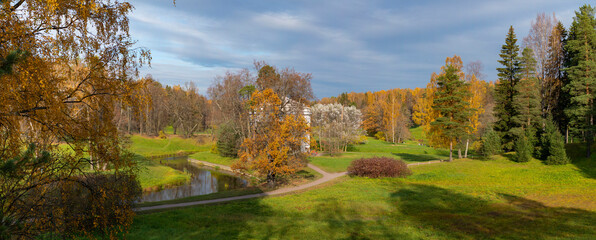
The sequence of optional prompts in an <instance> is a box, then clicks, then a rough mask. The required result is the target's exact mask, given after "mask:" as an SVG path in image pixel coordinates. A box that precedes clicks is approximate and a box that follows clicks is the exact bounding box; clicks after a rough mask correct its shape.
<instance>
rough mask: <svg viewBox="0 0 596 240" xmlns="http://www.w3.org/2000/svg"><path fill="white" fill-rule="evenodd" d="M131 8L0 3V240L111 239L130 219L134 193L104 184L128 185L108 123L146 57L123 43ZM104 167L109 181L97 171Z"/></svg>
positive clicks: (123, 157) (129, 101)
mask: <svg viewBox="0 0 596 240" xmlns="http://www.w3.org/2000/svg"><path fill="white" fill-rule="evenodd" d="M131 10H132V6H131V5H130V4H128V3H126V2H117V1H109V0H88V1H74V0H51V1H50V0H30V1H25V0H12V1H2V2H1V3H0V16H1V17H0V19H2V21H0V29H2V31H0V65H2V68H3V70H6V71H2V73H1V74H0V169H2V171H0V216H2V217H1V218H2V222H1V223H0V224H2V226H0V229H1V230H0V231H2V232H0V238H4V237H5V235H9V236H14V237H15V238H35V237H36V236H37V235H39V234H41V233H44V232H53V233H55V234H59V236H58V237H57V238H65V237H67V236H71V235H75V236H80V235H86V234H90V233H91V231H93V232H94V233H93V234H96V233H99V232H103V233H105V235H106V236H109V237H115V236H117V235H118V234H119V233H120V232H122V231H126V229H127V227H128V226H129V225H130V224H131V222H132V217H133V216H134V212H133V211H132V201H129V200H130V199H131V198H134V197H135V194H137V192H136V191H135V190H134V187H132V188H129V186H128V185H126V184H125V185H121V186H123V187H124V186H125V187H126V189H120V190H118V191H112V190H113V189H111V188H110V186H116V185H118V183H114V182H113V181H127V182H131V183H136V180H135V179H134V176H133V174H134V172H133V170H134V168H133V166H134V162H133V161H131V158H130V156H129V155H127V154H125V153H124V151H123V149H122V147H121V146H122V145H121V144H120V137H119V135H118V132H117V129H116V126H115V124H114V122H113V118H114V105H115V104H116V103H117V102H118V103H119V102H124V103H125V104H126V105H128V106H139V105H140V104H139V102H140V101H141V100H140V99H139V98H136V97H134V95H133V92H135V90H136V89H138V88H139V87H140V84H139V83H138V82H136V81H134V80H133V78H135V77H137V74H136V73H137V72H138V71H137V70H138V67H139V66H140V65H139V64H141V63H143V62H144V61H146V60H148V59H149V55H148V54H149V53H148V51H145V50H142V49H137V50H133V48H132V46H133V43H134V41H133V40H132V39H131V38H130V35H129V34H128V29H129V28H128V18H127V14H128V13H129V12H130V11H131ZM15 53H17V54H15ZM16 55H18V57H15V56H16ZM59 144H62V145H63V146H65V147H67V148H70V150H68V151H66V150H65V148H64V147H60V146H59ZM25 149H27V151H25V152H23V150H25ZM71 150H72V151H71ZM90 166H91V167H90ZM108 168H109V169H110V170H111V176H114V177H113V178H109V179H111V180H105V178H103V177H98V175H100V172H101V171H103V170H107V169H108ZM124 176H129V177H124ZM98 179H104V180H101V181H100V180H98ZM133 185H134V184H133ZM128 190H130V191H128ZM83 192H87V193H88V195H84V194H83ZM78 196H80V198H77V197H78ZM83 196H84V197H86V198H84V197H83ZM64 199H70V200H73V201H63V200H64ZM104 203H105V204H104ZM86 204H90V205H86ZM81 206H86V207H87V208H86V209H78V207H81ZM73 209H78V210H77V211H72V210H73ZM67 213H72V214H73V215H76V216H73V215H69V214H67ZM82 213H84V214H82ZM60 236H62V237H60Z"/></svg>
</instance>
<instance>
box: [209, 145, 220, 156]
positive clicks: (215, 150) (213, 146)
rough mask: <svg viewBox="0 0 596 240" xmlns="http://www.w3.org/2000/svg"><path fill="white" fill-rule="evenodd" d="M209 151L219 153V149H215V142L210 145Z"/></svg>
mask: <svg viewBox="0 0 596 240" xmlns="http://www.w3.org/2000/svg"><path fill="white" fill-rule="evenodd" d="M209 152H210V153H213V154H218V155H219V151H218V150H217V144H213V145H211V148H210V149H209Z"/></svg>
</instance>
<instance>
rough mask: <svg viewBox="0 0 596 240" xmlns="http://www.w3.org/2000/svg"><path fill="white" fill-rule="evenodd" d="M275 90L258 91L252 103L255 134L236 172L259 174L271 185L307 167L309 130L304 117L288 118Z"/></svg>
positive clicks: (246, 142) (247, 140)
mask: <svg viewBox="0 0 596 240" xmlns="http://www.w3.org/2000/svg"><path fill="white" fill-rule="evenodd" d="M281 103H282V101H281V100H280V99H279V97H278V96H277V94H275V93H274V92H273V90H272V89H265V90H263V91H258V90H256V91H255V92H254V93H253V94H252V97H251V99H250V112H251V132H252V133H251V134H250V136H249V137H248V138H245V139H244V142H243V143H242V146H241V149H240V153H239V156H240V159H239V160H238V162H237V163H235V164H234V165H232V168H233V169H238V170H255V171H256V172H257V173H258V174H259V175H261V176H266V179H267V182H268V183H269V184H270V185H275V183H276V180H277V177H278V176H283V175H288V174H293V173H294V172H296V170H297V169H299V168H300V167H302V166H304V165H305V160H306V154H305V153H304V151H303V149H302V145H303V144H304V143H307V142H308V139H307V135H306V134H307V131H308V130H309V127H308V125H307V123H306V120H305V119H304V117H303V116H302V115H296V114H284V112H283V111H282V109H281V108H280V106H281Z"/></svg>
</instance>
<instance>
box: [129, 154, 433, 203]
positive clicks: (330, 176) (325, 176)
mask: <svg viewBox="0 0 596 240" xmlns="http://www.w3.org/2000/svg"><path fill="white" fill-rule="evenodd" d="M191 162H194V163H201V164H203V165H206V166H210V167H215V166H218V167H220V168H221V169H224V170H229V171H232V169H231V168H230V167H228V166H225V165H219V164H214V163H208V162H203V161H199V160H195V159H191ZM438 162H441V161H440V160H436V161H428V162H418V163H410V164H408V166H415V165H422V164H432V163H438ZM308 167H309V168H312V169H313V170H315V171H317V172H318V173H320V174H322V175H323V177H322V178H319V179H317V180H315V181H312V182H309V183H306V184H303V185H299V186H294V187H285V188H280V189H276V190H273V191H269V192H264V193H256V194H249V195H242V196H235V197H227V198H218V199H211V200H202V201H195V202H185V203H173V204H164V205H157V206H151V207H140V208H135V209H134V210H135V211H136V212H142V211H149V210H160V209H168V208H179V207H188V206H194V205H202V204H210V203H222V202H229V201H235V200H242V199H250V198H258V197H266V196H275V195H280V194H285V193H290V192H294V191H299V190H303V189H307V188H310V187H313V186H316V185H319V184H322V183H326V182H329V181H331V180H333V179H336V178H338V177H341V176H345V175H347V172H340V173H328V172H325V171H323V170H322V169H320V168H319V167H317V166H315V165H312V164H310V163H309V164H308Z"/></svg>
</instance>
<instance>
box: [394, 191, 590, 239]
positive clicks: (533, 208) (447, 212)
mask: <svg viewBox="0 0 596 240" xmlns="http://www.w3.org/2000/svg"><path fill="white" fill-rule="evenodd" d="M500 196H501V198H502V199H503V200H504V201H505V203H493V202H488V201H486V200H483V199H479V198H474V197H471V196H468V195H464V194H460V193H455V192H452V191H450V190H447V189H443V188H439V187H434V186H428V185H420V184H412V185H409V187H407V188H404V189H401V190H399V191H397V192H394V193H392V195H391V198H392V199H393V202H396V203H397V206H396V207H398V208H399V209H400V211H401V213H402V214H403V215H405V216H407V218H411V219H412V220H414V221H417V222H419V224H421V225H422V227H424V228H431V229H435V230H439V231H440V232H441V234H444V235H446V236H448V237H449V238H455V239H462V238H465V239H470V238H471V239H486V238H491V239H492V238H499V239H546V238H570V239H577V238H585V239H589V238H590V237H591V236H592V237H593V236H594V235H595V234H596V228H594V222H596V213H594V212H589V211H585V210H581V209H573V208H559V207H547V206H544V205H543V204H542V203H539V202H536V201H533V200H529V199H525V198H521V197H517V196H513V195H507V194H500Z"/></svg>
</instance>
